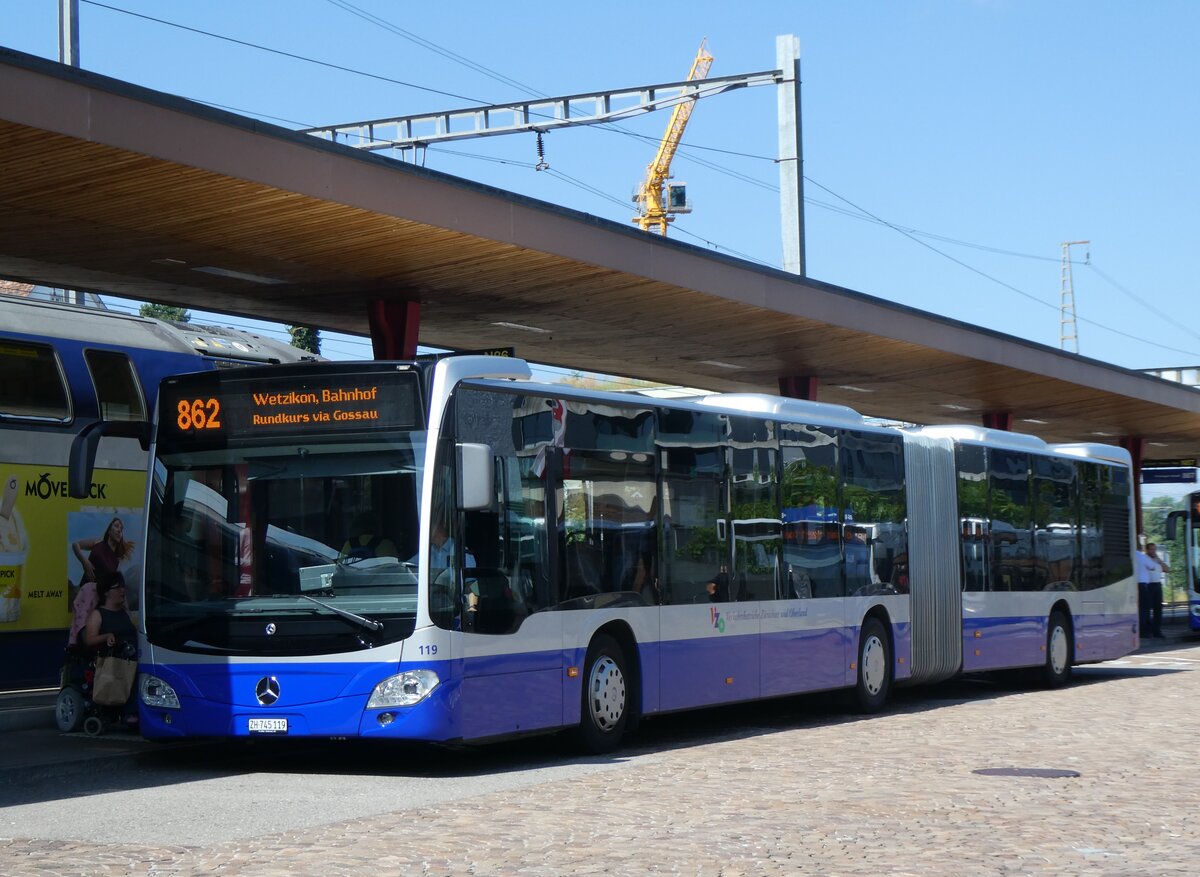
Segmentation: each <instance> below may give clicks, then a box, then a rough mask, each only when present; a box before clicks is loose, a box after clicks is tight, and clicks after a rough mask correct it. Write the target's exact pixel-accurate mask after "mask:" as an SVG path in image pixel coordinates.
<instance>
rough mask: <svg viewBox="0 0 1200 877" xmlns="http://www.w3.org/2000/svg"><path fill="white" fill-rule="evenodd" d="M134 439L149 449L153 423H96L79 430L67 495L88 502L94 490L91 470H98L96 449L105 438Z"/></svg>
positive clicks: (145, 448) (68, 479)
mask: <svg viewBox="0 0 1200 877" xmlns="http://www.w3.org/2000/svg"><path fill="white" fill-rule="evenodd" d="M106 435H111V436H118V437H121V438H135V439H137V440H138V443H139V444H140V445H141V446H142V450H143V451H146V450H149V449H150V424H149V423H147V422H146V421H144V420H97V421H95V422H93V423H89V424H88V425H87V426H85V427H84V428H83V429H81V430H80V431H79V434H78V435H76V436H75V439H74V441H72V442H71V458H70V460H69V462H68V463H67V492H68V493H70V494H71V496H72V497H74V498H75V499H87V497H88V494H89V493H90V492H91V489H92V471H93V470H94V469H95V468H96V449H97V448H98V447H99V445H100V438H101V437H102V436H106Z"/></svg>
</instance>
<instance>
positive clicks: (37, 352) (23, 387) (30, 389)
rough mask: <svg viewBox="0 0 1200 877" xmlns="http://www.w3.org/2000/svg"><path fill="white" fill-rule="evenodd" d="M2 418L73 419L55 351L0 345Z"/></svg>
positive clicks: (41, 346) (9, 343)
mask: <svg viewBox="0 0 1200 877" xmlns="http://www.w3.org/2000/svg"><path fill="white" fill-rule="evenodd" d="M0 416H5V417H28V418H36V419H38V420H55V421H59V422H64V423H65V422H66V421H68V420H70V419H71V397H70V395H69V394H68V392H67V382H66V378H65V376H64V375H63V370H62V366H61V365H60V364H59V361H58V356H57V355H55V353H54V348H53V347H51V346H50V345H48V344H26V343H23V342H20V341H0Z"/></svg>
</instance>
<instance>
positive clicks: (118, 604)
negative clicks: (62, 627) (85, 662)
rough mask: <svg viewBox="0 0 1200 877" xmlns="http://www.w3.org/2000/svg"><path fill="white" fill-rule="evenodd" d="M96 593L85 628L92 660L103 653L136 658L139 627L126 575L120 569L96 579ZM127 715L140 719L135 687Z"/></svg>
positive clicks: (130, 719) (127, 717) (129, 718)
mask: <svg viewBox="0 0 1200 877" xmlns="http://www.w3.org/2000/svg"><path fill="white" fill-rule="evenodd" d="M96 593H97V597H98V600H99V605H98V606H97V607H96V608H95V610H93V612H92V614H91V616H90V617H89V618H88V621H87V625H86V626H85V627H84V629H83V639H84V643H85V645H86V646H87V647H88V648H89V649H90V650H92V652H93V656H92V657H93V660H94V659H95V658H97V657H99V656H100V655H102V654H103V655H112V656H113V657H117V658H122V659H124V660H127V661H136V660H137V630H136V629H135V628H134V626H133V619H132V618H130V617H129V610H128V609H127V608H126V604H125V577H124V576H123V575H121V573H120V572H119V571H118V572H112V573H109V574H108V575H107V576H103V577H102V578H101V579H100V581H99V582H97V583H96ZM136 688H137V686H136V685H135V686H134V689H136ZM125 719H126V721H127V722H128V723H129V724H133V723H135V722H136V721H137V699H136V697H135V692H134V691H130V692H129V700H128V701H127V702H126V703H125Z"/></svg>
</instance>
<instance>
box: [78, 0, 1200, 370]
mask: <svg viewBox="0 0 1200 877" xmlns="http://www.w3.org/2000/svg"><path fill="white" fill-rule="evenodd" d="M82 2H83V3H85V4H88V5H90V6H94V7H97V8H101V9H105V10H109V11H112V12H116V13H121V14H124V15H128V16H132V17H135V18H139V19H142V20H145V21H150V22H154V23H157V24H162V25H165V26H167V27H172V28H177V29H180V30H183V31H187V32H190V33H195V34H197V35H202V36H207V37H210V38H212V39H217V40H222V41H225V42H228V43H231V44H235V45H240V46H243V47H246V48H251V49H255V50H259V51H263V52H268V53H271V54H274V55H277V56H281V57H285V58H289V59H292V60H297V61H302V62H306V63H310V64H314V65H318V66H321V67H325V68H328V69H333V70H338V71H340V72H344V73H349V74H352V75H357V76H363V77H366V78H370V79H374V80H377V81H382V82H387V83H391V84H394V85H399V86H403V87H407V88H413V89H416V90H419V91H423V92H427V93H431V94H439V95H442V96H446V97H452V98H455V99H458V100H464V101H468V102H469V103H473V104H479V105H485V104H488V103H490V102H489V101H485V100H483V99H480V98H478V97H472V96H467V95H462V94H457V93H455V92H450V91H446V90H443V89H437V88H432V87H429V86H424V85H421V84H419V83H415V82H410V81H405V80H400V79H396V78H394V77H389V76H383V75H381V74H376V73H370V72H368V71H364V70H359V69H356V68H352V67H347V66H345V65H341V64H335V63H332V62H328V61H321V60H318V59H315V58H310V57H307V56H304V55H300V54H298V53H294V52H288V51H285V50H282V49H276V48H272V47H269V46H263V45H260V44H257V43H252V42H250V41H247V40H241V39H237V38H235V37H230V36H226V35H222V34H217V33H214V32H211V31H207V30H204V29H202V28H196V27H191V26H188V25H184V24H180V23H178V22H173V21H169V20H167V19H162V18H157V17H155V16H150V15H145V14H143V13H139V12H134V11H132V10H129V9H124V8H121V7H119V6H113V5H111V4H107V3H102V2H99V0H82ZM327 2H329V3H330V4H331V5H333V6H335V7H338V8H341V9H343V10H344V11H346V12H348V13H350V14H352V15H356V16H358V17H359V18H362V19H363V20H366V21H369V22H370V23H372V24H375V25H376V26H379V27H382V28H384V29H385V30H388V31H390V32H391V33H393V34H395V35H396V36H399V37H402V38H404V39H408V40H410V41H412V42H414V43H415V44H417V45H420V46H422V47H423V48H426V49H428V50H429V51H433V52H435V53H437V54H440V55H442V56H443V57H446V58H448V59H450V60H452V61H454V62H456V63H460V64H462V65H464V66H466V67H468V68H470V69H472V70H474V71H476V72H479V73H482V74H483V75H485V76H488V77H490V78H492V79H494V80H496V81H498V82H502V83H504V84H506V85H508V86H510V87H514V88H518V89H520V90H522V91H525V92H526V93H531V94H534V95H537V96H543V95H542V93H541V92H538V91H537V90H536V89H534V88H532V87H531V86H528V85H525V84H524V83H521V82H519V81H517V80H515V79H512V78H510V77H507V76H505V75H504V74H501V73H499V72H497V71H495V70H492V69H491V68H488V67H486V66H485V65H482V64H479V63H478V62H474V61H472V60H471V59H469V58H466V57H465V56H462V55H459V54H458V53H455V52H452V51H450V50H449V49H446V48H445V47H442V46H439V45H438V44H437V43H434V42H433V41H431V40H426V39H425V38H423V37H419V36H418V35H416V34H413V33H412V32H411V31H406V30H405V29H403V28H400V27H399V26H398V25H395V24H393V23H391V22H388V21H387V20H386V19H383V18H381V17H379V16H375V15H373V14H372V13H369V12H366V11H365V10H362V9H361V8H360V7H357V6H355V5H354V4H352V3H349V2H347V0H327ZM705 92H706V90H705V89H698V90H697V92H696V94H695V95H692V96H689V98H688V99H691V97H695V99H701V98H704V97H707V96H711V95H710V94H706V93H705ZM681 99H684V98H682V97H681ZM211 105H214V106H219V105H217V104H211ZM259 115H260V116H261V117H263V118H268V119H276V120H279V121H288V120H283V119H279V117H275V116H269V115H265V114H259ZM292 124H299V123H296V122H292ZM306 127H313V126H311V125H309V126H306ZM594 127H597V128H599V129H600V130H610V131H613V132H615V133H620V134H623V135H625V136H630V137H635V138H637V139H640V140H643V141H651V142H653V138H650V137H648V136H647V135H642V134H639V133H637V132H632V131H628V130H625V129H623V128H621V127H620V126H619V125H615V124H612V123H607V124H603V125H597V126H594ZM694 150H704V151H711V152H719V153H722V154H727V155H733V156H738V157H742V158H747V159H752V160H756V161H771V162H774V161H776V159H774V158H772V157H769V156H763V155H756V154H754V153H749V152H743V151H739V150H730V149H721V148H718V147H709V146H704V145H699V144H687V145H685V146H681V152H682V155H681V157H682V158H684V159H685V160H688V161H692V162H695V163H697V164H700V165H701V166H704V167H708V168H709V169H712V170H714V171H716V172H718V173H722V174H726V175H728V176H731V177H732V178H734V179H736V180H740V181H742V182H744V183H746V184H748V185H753V186H756V187H759V188H763V189H766V190H769V191H776V192H777V191H778V190H779V187H778V186H777V185H773V184H770V183H766V182H764V181H762V180H759V179H757V178H755V177H752V176H750V175H748V174H743V173H741V172H740V171H735V170H732V169H730V168H726V167H724V166H722V165H718V164H716V163H714V162H708V161H707V160H705V159H701V158H699V157H698V156H695V155H692V154H691V153H692V152H693V151H694ZM437 151H440V152H445V153H447V154H455V155H459V156H462V157H468V158H473V159H476V160H483V161H494V162H496V163H500V164H513V165H517V166H529V167H533V165H526V163H524V162H513V161H506V160H503V159H494V158H489V157H487V156H479V155H475V154H471V153H465V152H454V151H452V150H445V149H439V150H437ZM550 176H554V177H555V178H556V179H559V180H560V181H562V182H565V183H567V184H569V185H574V186H576V187H578V188H581V189H583V190H585V191H588V192H590V193H591V194H593V195H595V196H596V197H600V198H603V199H605V200H607V201H609V202H611V203H613V204H620V205H621V207H622V208H624V207H626V205H625V202H624V201H623V200H622V199H619V198H617V197H615V196H612V195H610V194H608V193H605V192H603V191H602V190H600V189H598V188H596V187H594V186H591V185H589V184H586V183H583V182H582V181H580V180H577V179H575V178H574V177H569V176H568V175H565V174H561V173H559V174H550ZM804 179H805V180H807V181H808V182H809V183H811V184H812V185H814V186H817V187H818V188H820V189H822V190H824V191H825V192H828V193H829V194H830V195H832V196H834V197H835V198H838V199H839V200H842V201H844V202H845V203H846V204H849V205H850V206H851V207H852V208H853V209H854V210H855V211H858V212H857V213H854V212H847V211H844V210H841V209H839V208H837V207H836V205H830V204H827V203H825V202H821V201H817V200H815V199H810V198H807V197H806V198H805V202H806V203H809V204H812V205H813V206H816V207H820V208H822V209H827V210H832V211H833V212H837V213H841V214H842V215H845V216H848V217H852V218H856V219H860V220H863V221H869V222H875V223H877V224H880V225H883V226H885V227H887V228H890V229H892V230H893V231H896V232H897V233H899V234H902V235H904V236H905V237H907V238H909V239H910V240H912V241H913V242H914V243H917V244H918V245H920V246H923V247H925V248H927V249H929V250H930V251H932V252H934V253H935V254H937V255H940V256H942V257H943V258H945V259H948V260H950V261H951V262H953V263H955V264H957V265H959V266H960V267H962V268H964V269H966V270H968V271H971V272H972V273H975V274H977V275H979V276H980V277H983V278H985V279H987V280H989V281H990V282H992V283H995V284H997V285H999V286H1001V287H1003V288H1005V289H1008V290H1009V291H1012V292H1015V293H1017V294H1018V295H1021V296H1022V297H1024V298H1027V299H1029V300H1030V301H1033V302H1036V303H1037V304H1040V305H1043V306H1045V307H1048V308H1054V309H1056V310H1057V306H1056V305H1054V304H1052V303H1050V302H1046V301H1043V300H1041V299H1039V298H1037V297H1036V296H1034V295H1031V294H1030V293H1028V292H1025V291H1024V290H1021V289H1020V288H1018V287H1016V286H1013V285H1012V284H1009V283H1007V282H1005V281H1003V280H1000V279H999V278H997V277H994V276H992V275H990V274H988V273H987V272H984V271H982V270H980V269H978V268H976V267H974V266H972V265H970V264H968V263H966V262H964V261H962V260H960V259H957V258H955V257H954V256H951V255H950V254H948V253H945V252H944V251H942V250H939V249H938V248H937V247H934V246H932V245H930V244H928V243H926V242H925V241H923V240H920V238H922V237H927V238H929V239H931V240H938V241H941V242H942V243H947V244H951V245H955V246H964V247H970V248H974V249H977V250H981V251H985V252H992V253H996V254H998V255H1006V256H1012V257H1019V258H1026V259H1038V260H1045V261H1057V260H1055V259H1053V258H1051V257H1048V256H1038V255H1034V254H1029V253H1020V252H1017V251H1013V250H1005V249H1002V248H998V247H990V246H987V245H983V244H975V243H971V242H968V241H962V240H959V239H955V238H950V237H947V236H944V235H937V234H934V233H931V232H924V231H921V230H919V229H915V228H906V227H904V226H901V225H898V224H896V223H892V222H890V221H888V220H885V219H882V218H881V217H878V216H876V215H875V214H873V213H871V212H870V211H867V210H865V209H864V208H862V207H860V206H859V205H857V204H854V203H853V202H851V201H850V200H849V199H846V198H844V197H843V196H841V195H839V194H838V193H836V192H834V191H833V190H832V189H830V188H829V187H827V186H825V185H823V184H821V183H819V182H817V181H816V180H814V179H812V178H811V177H808V176H805V177H804ZM677 228H679V230H680V232H681V233H684V234H687V235H689V236H691V237H694V238H696V239H697V240H701V241H703V242H705V243H706V244H708V245H709V246H712V247H714V248H716V249H723V250H725V251H727V252H730V253H733V254H735V255H738V256H739V257H741V258H746V259H748V260H750V261H754V262H758V263H760V264H765V265H770V264H771V263H768V262H764V261H762V260H759V259H755V258H753V257H750V256H747V255H746V254H743V253H739V252H738V251H736V250H733V249H732V248H728V247H724V246H722V245H720V244H717V243H715V242H713V241H711V240H708V239H707V238H704V237H701V236H700V235H696V234H693V233H691V232H689V231H687V230H686V229H684V228H682V227H679V226H677ZM1097 274H1098V275H1099V276H1101V277H1102V278H1104V279H1105V280H1106V282H1109V283H1110V285H1112V286H1113V287H1114V288H1116V289H1118V290H1119V291H1121V292H1123V293H1124V294H1126V295H1128V296H1130V297H1131V298H1133V299H1134V300H1136V301H1138V302H1139V303H1141V304H1143V306H1145V307H1146V308H1147V309H1148V310H1152V311H1153V312H1155V313H1157V314H1159V315H1160V316H1163V317H1164V318H1166V319H1170V318H1169V317H1166V315H1164V314H1163V313H1162V312H1161V311H1158V310H1157V309H1155V308H1154V307H1153V306H1152V305H1149V304H1148V303H1146V302H1145V301H1144V300H1142V299H1140V298H1139V297H1137V296H1136V295H1135V294H1134V293H1132V292H1131V291H1129V290H1128V289H1126V288H1124V287H1122V286H1121V285H1120V284H1117V283H1116V282H1115V281H1113V280H1112V279H1111V278H1109V277H1107V275H1105V274H1103V272H1101V271H1099V270H1098V269H1097ZM1080 322H1083V323H1086V324H1089V325H1092V326H1095V327H1097V328H1100V329H1103V330H1105V331H1108V332H1112V333H1114V334H1116V335H1119V336H1121V337H1125V338H1128V339H1130V340H1134V341H1138V342H1141V343H1145V344H1148V345H1151V346H1154V347H1159V348H1162V349H1164V350H1170V351H1172V352H1176V353H1182V354H1185V355H1188V356H1196V355H1197V354H1196V353H1195V352H1194V351H1189V350H1184V349H1181V348H1176V347H1172V346H1170V345H1165V344H1163V343H1162V342H1161V341H1156V340H1151V339H1148V338H1142V337H1140V336H1137V335H1133V334H1132V333H1128V332H1124V331H1122V330H1120V329H1116V328H1114V327H1111V326H1107V325H1105V324H1103V323H1100V322H1098V321H1095V320H1091V319H1087V318H1080ZM1185 331H1187V332H1188V334H1189V335H1193V337H1197V338H1198V339H1200V336H1198V335H1195V333H1193V332H1191V331H1190V330H1186V329H1185Z"/></svg>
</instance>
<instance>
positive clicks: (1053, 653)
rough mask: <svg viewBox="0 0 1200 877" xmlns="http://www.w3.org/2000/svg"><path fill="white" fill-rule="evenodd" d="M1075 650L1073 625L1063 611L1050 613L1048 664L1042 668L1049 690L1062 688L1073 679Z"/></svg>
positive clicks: (1047, 641)
mask: <svg viewBox="0 0 1200 877" xmlns="http://www.w3.org/2000/svg"><path fill="white" fill-rule="evenodd" d="M1074 661H1075V649H1074V647H1073V644H1072V642H1071V624H1070V622H1069V621H1068V620H1067V616H1066V615H1064V614H1063V613H1062V611H1061V610H1058V609H1055V610H1054V611H1053V612H1051V613H1050V623H1049V624H1047V625H1046V663H1045V664H1044V665H1043V667H1042V683H1043V684H1044V685H1045V686H1046V687H1047V688H1062V687H1063V686H1064V685H1066V684H1067V682H1068V681H1069V680H1070V679H1071V664H1072V663H1074Z"/></svg>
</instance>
